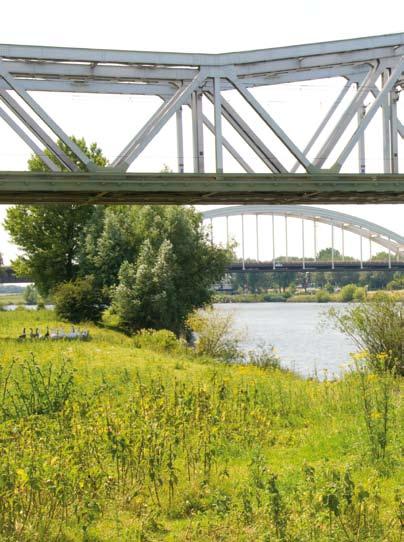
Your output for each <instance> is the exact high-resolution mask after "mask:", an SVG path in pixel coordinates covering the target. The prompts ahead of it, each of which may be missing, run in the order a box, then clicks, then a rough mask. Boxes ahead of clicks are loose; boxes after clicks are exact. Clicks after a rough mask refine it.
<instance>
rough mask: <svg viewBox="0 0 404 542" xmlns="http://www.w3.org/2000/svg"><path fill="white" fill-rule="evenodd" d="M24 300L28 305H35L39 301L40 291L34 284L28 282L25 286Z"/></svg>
mask: <svg viewBox="0 0 404 542" xmlns="http://www.w3.org/2000/svg"><path fill="white" fill-rule="evenodd" d="M24 301H25V303H26V304H27V305H35V304H36V303H37V302H38V291H37V289H36V288H35V286H34V285H33V284H28V286H27V287H26V288H25V290H24Z"/></svg>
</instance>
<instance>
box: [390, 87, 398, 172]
mask: <svg viewBox="0 0 404 542" xmlns="http://www.w3.org/2000/svg"><path fill="white" fill-rule="evenodd" d="M398 97H399V94H398V92H397V91H396V90H392V91H391V92H390V97H389V102H390V145H391V151H390V153H391V172H392V173H398V119H397V101H398Z"/></svg>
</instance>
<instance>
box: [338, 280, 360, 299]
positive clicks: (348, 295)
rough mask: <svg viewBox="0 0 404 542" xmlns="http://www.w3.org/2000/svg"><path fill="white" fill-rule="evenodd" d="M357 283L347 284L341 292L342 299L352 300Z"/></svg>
mask: <svg viewBox="0 0 404 542" xmlns="http://www.w3.org/2000/svg"><path fill="white" fill-rule="evenodd" d="M355 291H356V285H355V284H346V285H345V286H344V287H343V288H341V291H340V293H339V297H340V300H341V301H344V302H347V301H352V300H353V298H354V295H355Z"/></svg>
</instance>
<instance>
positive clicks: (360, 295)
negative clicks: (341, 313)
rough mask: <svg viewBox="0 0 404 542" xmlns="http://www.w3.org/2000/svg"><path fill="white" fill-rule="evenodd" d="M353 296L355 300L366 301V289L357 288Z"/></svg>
mask: <svg viewBox="0 0 404 542" xmlns="http://www.w3.org/2000/svg"><path fill="white" fill-rule="evenodd" d="M353 298H354V301H365V299H366V289H365V288H362V287H358V288H356V290H355V293H354V296H353Z"/></svg>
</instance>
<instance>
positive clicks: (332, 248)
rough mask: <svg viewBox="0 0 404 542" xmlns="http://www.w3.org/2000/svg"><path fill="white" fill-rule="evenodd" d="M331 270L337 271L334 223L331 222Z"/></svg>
mask: <svg viewBox="0 0 404 542" xmlns="http://www.w3.org/2000/svg"><path fill="white" fill-rule="evenodd" d="M331 269H335V264H334V222H331Z"/></svg>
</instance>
